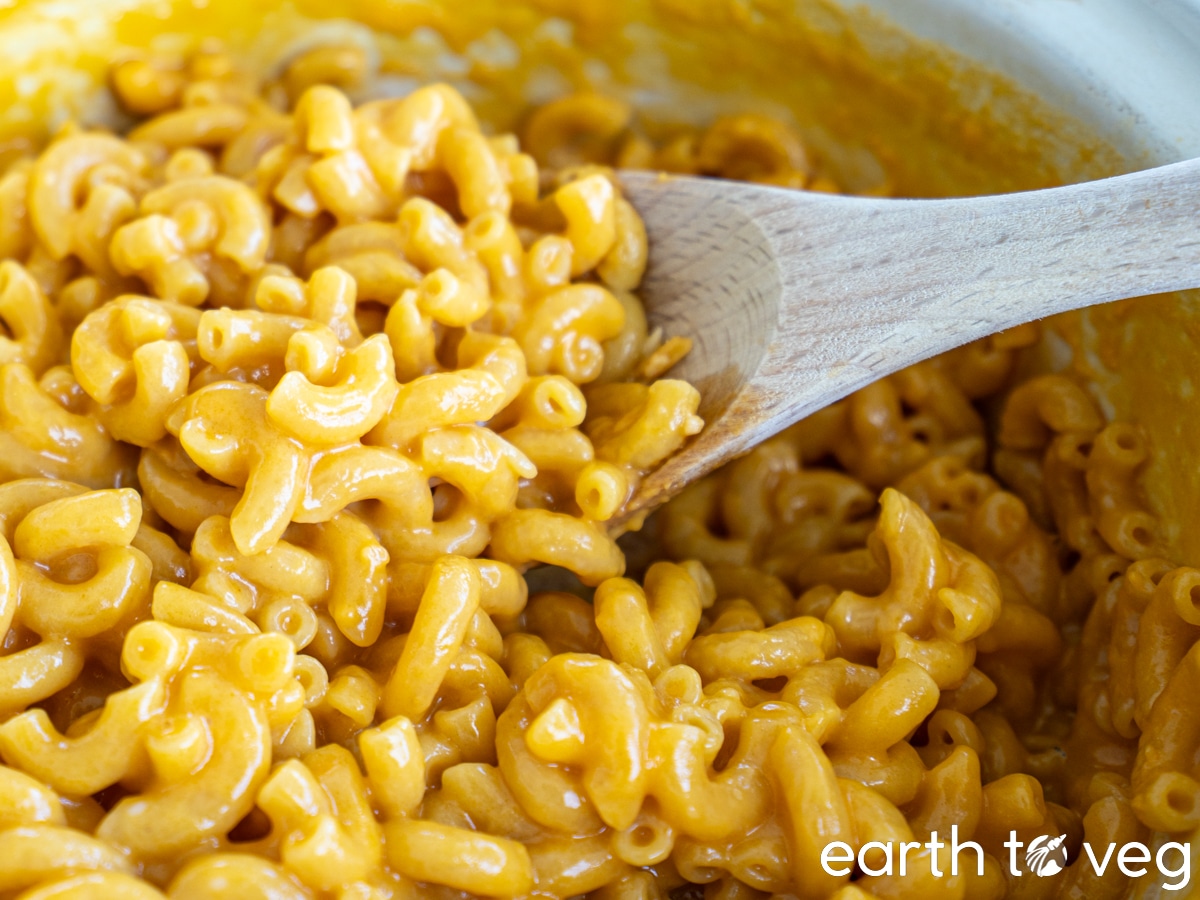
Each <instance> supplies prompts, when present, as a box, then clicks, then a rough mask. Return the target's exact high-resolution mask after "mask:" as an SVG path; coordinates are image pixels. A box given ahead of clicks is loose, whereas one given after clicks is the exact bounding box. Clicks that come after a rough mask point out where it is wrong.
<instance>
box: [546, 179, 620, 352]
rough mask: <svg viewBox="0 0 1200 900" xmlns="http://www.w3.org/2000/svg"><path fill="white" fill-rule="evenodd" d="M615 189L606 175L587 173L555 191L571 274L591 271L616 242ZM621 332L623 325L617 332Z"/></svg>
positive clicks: (613, 335) (555, 201) (612, 335)
mask: <svg viewBox="0 0 1200 900" xmlns="http://www.w3.org/2000/svg"><path fill="white" fill-rule="evenodd" d="M616 195H617V192H616V188H615V187H613V183H612V181H610V180H609V179H608V178H607V177H606V176H604V175H600V174H596V175H587V176H584V177H583V178H579V179H576V180H575V181H571V182H568V183H567V184H564V185H563V186H562V187H560V188H559V189H558V190H557V191H555V192H554V204H555V205H556V206H557V207H558V209H559V211H560V212H561V213H562V215H563V218H564V219H566V221H567V228H566V238H567V240H568V241H569V242H570V244H571V250H572V253H571V277H573V278H578V277H579V276H580V275H582V274H584V273H585V272H588V271H591V270H592V269H594V268H595V267H596V265H597V264H598V263H599V262H600V261H601V260H602V259H604V257H606V256H607V255H608V254H609V252H610V251H611V250H612V249H613V246H614V245H615V244H616V242H617V210H616ZM619 333H620V324H618V325H617V330H616V332H615V333H613V334H610V335H608V336H607V337H606V338H605V340H607V338H608V337H616V336H617V334H619Z"/></svg>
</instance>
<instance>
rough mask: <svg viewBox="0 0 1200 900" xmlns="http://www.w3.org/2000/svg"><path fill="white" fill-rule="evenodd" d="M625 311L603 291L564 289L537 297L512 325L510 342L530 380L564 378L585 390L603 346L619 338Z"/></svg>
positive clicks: (598, 366) (600, 361)
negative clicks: (518, 346) (521, 357)
mask: <svg viewBox="0 0 1200 900" xmlns="http://www.w3.org/2000/svg"><path fill="white" fill-rule="evenodd" d="M624 324H625V309H624V307H623V306H621V304H620V302H618V300H617V298H616V297H614V296H613V295H612V294H611V293H610V292H609V291H607V290H605V289H604V288H602V287H600V286H599V285H592V284H570V285H567V286H565V287H561V288H558V289H557V290H555V291H552V292H550V293H549V294H547V295H546V296H545V297H543V298H542V299H541V300H540V301H539V302H538V304H537V306H535V307H534V308H533V309H532V310H531V311H530V312H529V313H527V314H526V316H525V317H524V319H523V320H522V321H521V322H520V323H519V324H518V325H517V328H516V330H515V331H514V337H516V339H517V340H518V341H519V342H520V344H521V349H522V350H523V351H524V352H525V358H526V360H527V364H528V366H529V372H530V374H532V375H546V374H558V375H564V376H566V377H567V378H569V379H570V380H571V381H572V382H574V383H575V384H585V383H586V382H589V381H593V380H594V379H596V378H597V377H598V376H599V375H600V370H601V368H602V367H603V366H604V349H603V347H601V344H603V343H604V342H605V341H608V340H611V339H612V338H615V337H616V336H617V335H619V334H620V333H621V328H622V327H623V325H624Z"/></svg>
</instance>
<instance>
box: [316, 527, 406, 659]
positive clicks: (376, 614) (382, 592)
mask: <svg viewBox="0 0 1200 900" xmlns="http://www.w3.org/2000/svg"><path fill="white" fill-rule="evenodd" d="M313 531H314V538H313V541H312V547H313V549H314V550H316V551H317V552H318V553H320V554H321V556H322V557H323V558H324V559H325V560H327V561H328V563H329V572H330V578H329V590H328V597H329V600H328V606H329V614H330V615H331V616H332V617H333V621H334V622H335V623H337V626H338V629H339V630H340V631H341V632H342V634H344V635H345V636H346V638H347V639H348V640H349V641H350V642H351V643H353V644H355V645H356V646H359V647H370V646H371V645H372V644H374V643H375V641H376V640H378V638H379V634H380V632H381V630H382V629H383V619H384V613H385V612H386V609H387V584H388V577H387V571H388V570H387V564H388V553H387V551H386V550H385V549H384V548H383V546H382V545H381V544H380V543H379V541H378V540H376V538H375V535H374V534H373V533H372V532H371V529H370V528H368V527H367V526H366V525H365V524H364V523H363V522H362V520H361V519H359V518H357V517H356V516H354V515H353V514H351V513H344V512H343V513H338V514H337V515H336V516H334V517H333V518H332V519H330V520H329V521H328V522H325V523H323V524H320V525H315V526H313Z"/></svg>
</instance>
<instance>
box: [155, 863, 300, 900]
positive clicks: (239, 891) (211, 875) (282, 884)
mask: <svg viewBox="0 0 1200 900" xmlns="http://www.w3.org/2000/svg"><path fill="white" fill-rule="evenodd" d="M231 893H232V894H234V895H235V896H237V897H239V898H241V900H312V892H311V891H309V890H308V889H307V888H305V887H303V886H301V885H299V884H297V883H296V881H295V880H294V879H293V878H291V877H290V876H289V875H288V873H287V872H286V871H284V869H283V868H282V867H280V866H278V865H276V864H275V863H273V862H271V861H270V860H266V859H263V858H262V857H260V856H253V855H251V854H248V853H229V852H224V853H214V854H211V855H208V856H199V857H196V858H195V859H192V860H190V861H188V862H187V863H186V864H184V866H183V868H181V869H180V870H179V871H178V872H177V873H176V874H175V877H174V878H172V879H171V884H170V886H169V887H168V888H167V896H168V897H170V898H171V900H223V898H225V897H228V896H230V894H231Z"/></svg>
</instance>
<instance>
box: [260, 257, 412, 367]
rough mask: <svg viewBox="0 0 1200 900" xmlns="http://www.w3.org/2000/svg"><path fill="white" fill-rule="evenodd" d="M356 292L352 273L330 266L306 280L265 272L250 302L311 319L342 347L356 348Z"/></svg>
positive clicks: (359, 336)
mask: <svg viewBox="0 0 1200 900" xmlns="http://www.w3.org/2000/svg"><path fill="white" fill-rule="evenodd" d="M358 292H359V285H358V280H357V279H356V278H355V277H353V273H351V272H347V271H346V270H345V269H343V268H340V267H339V266H336V265H331V266H324V267H321V268H318V269H316V270H315V271H313V273H312V275H311V276H309V279H308V282H307V283H305V282H303V281H301V280H300V279H299V278H291V277H288V276H285V275H268V276H266V277H265V278H263V279H262V280H261V281H259V283H258V289H257V290H256V291H255V292H254V302H255V304H257V306H258V307H259V309H261V310H263V311H264V312H269V313H279V314H281V315H287V316H299V317H302V318H305V319H313V320H315V321H316V322H319V323H320V324H322V325H325V326H326V327H328V328H329V329H330V330H332V331H333V333H334V335H335V336H336V337H337V339H338V341H339V342H340V343H341V344H342V345H343V346H345V347H357V346H358V345H359V344H361V343H362V339H363V337H362V332H360V331H359V328H358V322H357V321H356V320H355V318H354V311H355V306H356V300H357V295H358ZM397 293H399V292H397ZM390 299H395V298H394V297H392V298H390Z"/></svg>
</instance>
